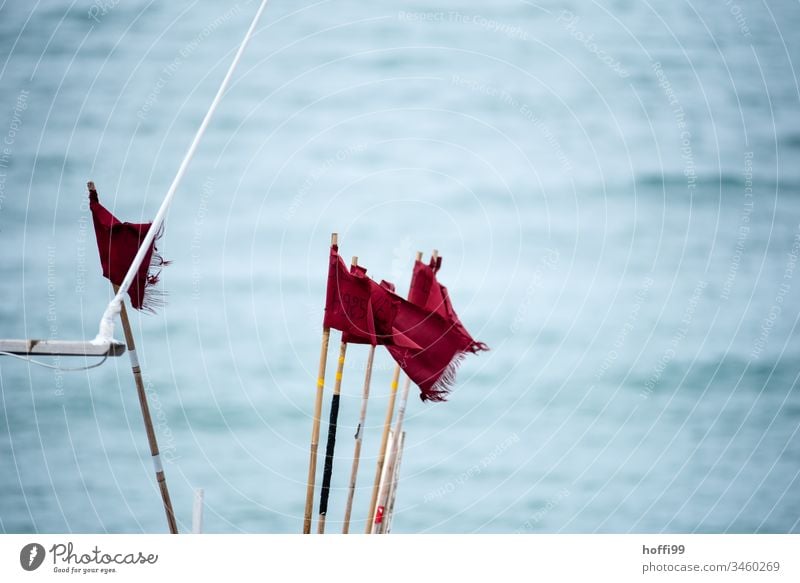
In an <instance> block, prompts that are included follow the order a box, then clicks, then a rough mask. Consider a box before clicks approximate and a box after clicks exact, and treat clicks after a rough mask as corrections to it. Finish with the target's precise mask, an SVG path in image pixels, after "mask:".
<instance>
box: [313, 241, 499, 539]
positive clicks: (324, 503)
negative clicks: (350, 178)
mask: <svg viewBox="0 0 800 583" xmlns="http://www.w3.org/2000/svg"><path fill="white" fill-rule="evenodd" d="M338 243H339V240H338V235H337V234H336V233H333V234H332V235H331V249H332V255H331V264H330V268H329V273H328V291H327V297H326V306H325V310H326V316H325V320H324V323H323V329H322V344H321V348H320V356H319V369H318V374H317V379H316V394H315V399H314V412H313V416H312V427H311V444H310V451H309V465H308V480H307V485H306V500H305V512H304V517H303V533H304V534H310V533H311V531H312V515H313V507H314V491H315V481H316V473H317V465H318V448H319V441H320V428H321V427H320V426H321V424H322V408H323V397H324V389H325V380H326V368H327V360H328V352H329V344H330V337H331V329H332V328H335V329H339V330H341V331H342V336H341V341H340V344H339V351H338V359H337V364H336V373H335V377H334V383H333V395H332V398H331V404H330V417H329V420H328V434H327V442H326V448H325V457H324V464H323V470H322V483H321V487H320V493H319V509H318V523H317V530H316V532H317V533H318V534H324V533H325V529H326V519H327V516H328V505H329V500H330V494H331V478H332V475H333V462H334V451H335V447H336V433H337V426H338V420H339V404H340V398H341V389H342V379H343V373H344V366H345V358H346V355H347V348H348V344H349V343H353V342H355V343H357V344H369V349H368V353H367V360H366V366H365V373H364V380H363V386H362V392H361V407H360V410H359V415H358V422H357V425H356V431H355V436H354V439H355V442H354V451H353V461H352V467H351V469H350V479H349V484H348V488H347V499H346V502H345V510H344V519H343V521H342V528H341V532H342V533H343V534H348V533H349V532H350V528H351V521H352V516H353V502H354V499H355V494H356V486H357V480H358V473H359V465H360V458H361V451H362V444H363V440H364V433H365V424H366V418H367V407H368V402H369V396H370V387H371V383H372V371H373V363H374V358H375V349H376V345H378V344H382V345H386V346H387V348H388V347H389V346H395V345H396V348H397V349H398V353H397V354H396V353H395V352H392V350H391V349H390V352H392V356H393V357H394V358H395V360H396V361H397V364H396V365H395V367H394V372H393V374H392V377H391V383H390V390H389V396H388V404H387V408H386V415H385V418H384V421H383V425H382V433H381V441H380V446H379V448H378V454H377V464H376V468H375V477H374V479H373V482H372V486H371V492H370V501H369V507H368V509H367V512H366V521H365V529H364V532H365V534H386V533H388V532H389V531H390V527H391V520H392V517H393V511H394V503H395V499H396V496H397V490H398V484H399V472H400V463H401V461H402V457H403V452H404V446H405V436H406V433H405V431H404V429H403V424H404V421H405V414H406V408H407V405H408V397H409V393H410V389H411V385H412V378H411V376H409V375H412V376H415V378H416V380H417V382H418V384H419V386H420V389H421V391H422V395H421V396H422V399H423V400H426V399H430V400H436V401H439V400H444V398H443V396H442V395H443V394H444V392H446V391H447V390H449V388H446V389H441V387H442V386H443V384H442V383H444V384H447V385H449V384H450V383H452V380H453V378H452V375H454V370H455V366H456V365H457V361H458V360H460V357H461V356H462V354H463V353H464V352H477V351H479V350H486V345H484V344H483V343H480V342H476V341H474V340H473V339H472V338H471V336H469V335H468V333H467V332H466V330H465V329H464V328H463V326H462V325H461V323H460V321H459V320H458V318H457V316H456V315H455V312H454V311H453V310H452V306H451V305H450V302H449V297H447V291H446V288H444V287H443V286H439V285H438V284H437V283H436V280H435V273H436V271H438V266H439V265H440V264H441V260H440V258H439V255H438V251H437V250H436V249H434V250H433V253H432V255H431V261H430V264H429V265H430V268H428V267H427V266H425V267H424V268H427V269H429V270H430V273H431V274H432V275H431V277H430V279H429V280H428V281H426V282H424V283H423V284H422V285H421V286H420V283H419V282H417V286H418V287H423V288H424V290H420V289H417V290H416V292H417V293H416V294H414V292H415V279H417V274H418V267H420V266H422V265H423V264H422V263H421V261H422V257H423V254H422V253H421V252H417V254H416V258H415V269H414V276H412V281H411V286H410V289H409V295H408V298H409V302H406V301H404V300H396V301H402V302H403V304H404V305H406V304H408V305H412V304H410V300H412V296H416V297H417V298H419V297H421V296H420V293H422V297H428V296H429V295H434V294H431V292H430V290H431V289H432V288H433V287H434V285H435V286H436V288H435V289H436V290H437V292H436V293H438V294H440V295H438V296H436V297H437V298H438V299H437V300H436V301H438V304H437V308H436V309H434V308H431V312H430V313H428V312H425V311H424V309H423V308H424V306H418V307H417V306H414V309H417V310H418V311H420V312H422V313H423V318H431V319H434V318H436V319H439V320H441V321H442V322H440V324H442V323H443V324H442V325H443V326H445V327H446V331H445V332H442V333H441V335H440V337H439V338H436V339H434V340H433V341H432V342H430V344H428V345H424V346H423V345H419V344H415V343H414V342H413V338H406V337H405V336H403V335H402V334H400V335H399V336H401V337H402V340H400V341H399V342H398V341H396V340H395V339H393V338H387V337H386V336H394V335H397V332H398V330H397V329H396V328H395V324H396V323H397V322H400V321H401V318H402V317H397V318H396V317H395V313H394V312H393V311H392V310H391V309H389V310H387V309H386V305H381V298H382V296H381V295H380V293H378V294H377V298H378V299H377V300H375V296H373V297H372V298H371V299H363V298H358V297H357V296H358V294H357V293H353V292H352V288H350V289H345V287H346V286H343V284H342V281H341V272H339V275H340V277H339V278H337V273H336V269H335V265H334V262H336V261H339V262H340V261H341V260H340V259H338ZM420 269H423V268H420ZM365 273H366V270H365V269H364V268H362V267H361V266H359V264H358V257H353V258H352V261H351V264H350V274H351V275H350V277H352V274H356V276H357V277H356V278H355V280H356V283H364V281H363V280H364V279H368V278H366V277H365ZM358 277H361V278H363V279H361V280H358ZM368 282H369V283H368V285H367V287H369V288H370V289H372V290H373V291H374V290H376V289H382V290H384V292H385V291H386V290H388V291H389V292H394V286H392V285H391V284H387V283H386V282H381V284H380V286H378V285H377V284H375V283H374V282H372V281H371V280H368ZM348 285H353V284H352V283H349V284H348ZM343 290H344V291H343ZM439 290H440V291H439ZM338 296H341V297H338ZM392 296H393V297H394V298H397V297H398V296H394V294H393V293H392V294H391V295H389V296H388V297H389V299H390V300H391V299H392ZM359 300H363V301H359ZM373 302H375V303H374V304H373ZM351 308H353V309H351ZM336 310H340V311H342V312H343V313H344V316H345V322H344V324H343V323H342V321H341V320H339V321H337V319H336V317H335V316H331V314H330V312H335V311H336ZM436 311H439V312H441V313H443V314H445V315H446V316H447V317H441V316H440V315H439V314H435V312H436ZM356 312H358V314H357V315H354V314H356ZM387 313H391V316H386V314H387ZM373 314H375V315H374V317H373ZM342 315H343V314H339V316H342ZM329 316H331V317H330V318H329ZM359 318H361V319H363V322H364V324H363V326H366V327H367V328H369V330H368V331H367V330H366V329H364V330H359V331H357V332H354V331H353V330H354V329H356V328H358V325H359V323H358V322H357V320H359ZM421 321H423V322H424V319H423V320H421ZM382 325H383V327H384V329H385V330H384V331H386V330H389V331H390V332H389V334H385V335H384V336H383V337H382V335H381V333H380V328H381V327H382ZM397 325H398V327H401V328H402V323H401V324H397ZM443 330H444V328H443ZM453 331H454V332H455V336H454V337H455V339H456V340H454V337H453ZM362 335H363V337H362ZM367 336H369V337H371V341H369V340H367V339H366V337H367ZM434 336H435V335H434ZM403 343H405V344H403ZM437 343H440V346H438V347H437V346H436V344H437ZM412 346H413V348H409V347H412ZM443 347H444V349H443ZM404 350H408V351H409V352H403V351H404ZM426 350H427V351H429V353H430V354H433V355H434V360H435V359H436V358H438V359H439V361H440V363H441V362H444V363H445V366H439V365H438V364H437V365H435V366H434V368H433V369H431V367H430V366H429V365H430V362H426V365H428V368H427V369H426V368H425V366H421V367H417V366H415V365H414V364H413V363H412V362H411V361H413V360H414V359H418V360H420V361H423V360H426V359H427V360H428V361H430V357H428V356H425V355H424V353H425V351H426ZM398 354H402V355H404V356H403V357H398ZM442 354H444V359H445V360H444V361H442V359H441V356H442ZM436 366H438V369H437V368H436ZM404 370H406V372H408V374H405V375H404V374H403V371H404ZM430 370H434V371H435V374H433V375H430V374H429V375H428V376H427V377H425V376H424V375H423V376H420V374H421V373H422V372H424V371H430ZM401 377H402V379H403V388H402V391H401V392H400V398H399V401H398V398H397V397H398V387H399V385H400V382H401ZM431 377H435V378H431ZM437 391H443V392H442V393H439V392H437Z"/></svg>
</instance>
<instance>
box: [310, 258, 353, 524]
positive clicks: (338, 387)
mask: <svg viewBox="0 0 800 583" xmlns="http://www.w3.org/2000/svg"><path fill="white" fill-rule="evenodd" d="M350 265H352V266H353V267H355V266H356V265H358V257H355V256H354V257H353V260H352V261H351V263H350ZM346 355H347V342H342V343H341V344H340V346H339V362H338V364H337V366H336V382H335V383H334V385H333V397H332V398H331V414H330V419H329V421H328V444H327V445H326V447H325V469H324V470H323V472H322V489H321V490H320V493H319V522H318V524H317V532H318V533H319V534H325V519H326V517H327V515H328V497H329V496H330V492H331V476H333V453H334V450H335V449H336V426H337V423H338V422H339V398H340V395H341V392H342V373H343V372H344V357H345V356H346Z"/></svg>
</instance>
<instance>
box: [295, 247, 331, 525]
mask: <svg viewBox="0 0 800 583" xmlns="http://www.w3.org/2000/svg"><path fill="white" fill-rule="evenodd" d="M338 242H339V236H338V235H337V234H336V233H332V234H331V245H332V246H333V245H337V244H338ZM330 338H331V329H330V328H323V329H322V346H321V348H320V351H319V369H318V371H317V394H316V397H315V400H314V418H313V419H312V422H311V447H310V455H309V459H308V481H307V482H306V508H305V511H304V513H303V534H310V533H311V513H312V512H313V511H314V481H315V480H316V475H317V446H318V445H319V422H320V417H322V392H323V389H324V388H325V365H326V363H327V360H328V342H329V340H330Z"/></svg>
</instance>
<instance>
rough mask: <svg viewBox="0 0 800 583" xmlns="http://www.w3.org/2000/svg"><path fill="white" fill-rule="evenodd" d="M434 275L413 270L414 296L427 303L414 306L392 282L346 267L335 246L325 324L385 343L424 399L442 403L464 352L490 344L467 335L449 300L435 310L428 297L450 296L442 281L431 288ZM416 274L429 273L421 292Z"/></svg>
mask: <svg viewBox="0 0 800 583" xmlns="http://www.w3.org/2000/svg"><path fill="white" fill-rule="evenodd" d="M420 265H421V264H420ZM423 267H424V266H423ZM430 275H431V274H427V275H426V274H425V273H423V274H422V275H421V276H420V274H419V273H417V270H416V269H415V277H414V278H413V279H412V296H413V297H414V298H415V299H417V300H418V301H420V302H421V303H422V304H423V305H415V304H413V303H411V302H409V301H407V300H404V299H403V298H401V297H400V296H398V295H397V294H395V293H394V286H393V285H392V284H390V283H388V282H386V281H383V282H381V284H380V285H379V284H377V283H375V282H374V281H373V280H372V279H370V278H369V277H367V274H366V269H364V268H363V267H360V266H353V267H352V268H351V269H350V271H348V270H347V266H346V265H345V264H344V261H342V258H341V257H340V256H339V253H338V248H337V247H336V246H332V247H331V254H330V263H329V266H328V288H327V294H326V299H325V319H324V321H323V325H324V326H326V327H330V328H334V329H336V330H341V331H342V332H343V335H342V340H343V341H344V342H352V343H357V344H373V345H376V344H382V345H385V346H386V347H387V348H388V350H389V352H390V353H391V355H392V357H393V358H394V359H395V360H396V361H397V363H398V364H399V365H400V367H401V368H402V369H403V370H404V371H405V373H406V374H407V375H408V376H409V378H411V380H412V381H414V383H415V384H416V385H417V386H418V387H419V388H420V392H421V393H420V396H421V398H422V400H423V401H427V400H430V401H443V400H445V397H446V396H447V393H448V392H449V391H450V388H451V386H452V384H453V382H454V380H455V372H456V368H457V367H458V364H459V362H460V361H461V359H462V358H463V356H464V354H465V353H466V352H477V351H478V350H486V345H485V344H482V343H480V342H476V341H475V340H474V339H473V338H472V337H471V336H470V335H469V333H467V331H466V329H465V328H464V326H463V325H462V324H461V322H460V321H459V320H458V317H457V316H456V314H455V311H454V310H453V309H452V306H451V305H450V304H449V299H447V301H446V306H447V307H446V308H445V307H443V306H445V304H444V303H443V302H439V304H441V307H439V305H438V304H437V307H439V309H437V310H433V311H432V310H431V309H429V308H428V304H429V302H428V297H433V296H434V295H435V294H438V295H436V297H444V298H447V290H446V289H445V288H444V286H441V285H439V284H438V282H437V283H436V289H435V290H434V292H435V293H434V292H431V291H430V290H431V289H433V288H434V286H433V285H432V284H430V285H429V283H430V281H435V273H433V279H432V280H431V279H430V277H428V276H430ZM417 277H423V278H425V277H428V280H421V281H423V288H422V290H421V291H418V290H416V289H415V287H416V285H417V282H416V278H417ZM425 281H428V283H425ZM442 294H443V296H442ZM431 301H434V300H431Z"/></svg>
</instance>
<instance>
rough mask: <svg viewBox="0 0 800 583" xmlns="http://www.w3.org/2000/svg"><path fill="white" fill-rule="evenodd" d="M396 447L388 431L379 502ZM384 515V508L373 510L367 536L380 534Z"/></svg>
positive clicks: (391, 433) (383, 495) (383, 494)
mask: <svg viewBox="0 0 800 583" xmlns="http://www.w3.org/2000/svg"><path fill="white" fill-rule="evenodd" d="M396 445H397V440H396V439H395V438H394V431H393V430H391V429H390V430H389V439H388V441H387V444H386V462H385V463H384V464H383V469H382V470H381V477H380V484H379V487H378V499H379V500H381V499H383V498H384V497H385V495H386V487H387V485H388V478H389V471H390V467H389V463H390V462H391V460H393V459H394V455H393V454H394V448H395V446H396ZM383 514H384V506H383V505H379V506H378V507H377V509H376V510H375V518H374V519H373V520H372V522H371V524H370V525H369V526H370V531H369V534H380V529H381V527H382V526H383V518H384V516H383Z"/></svg>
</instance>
